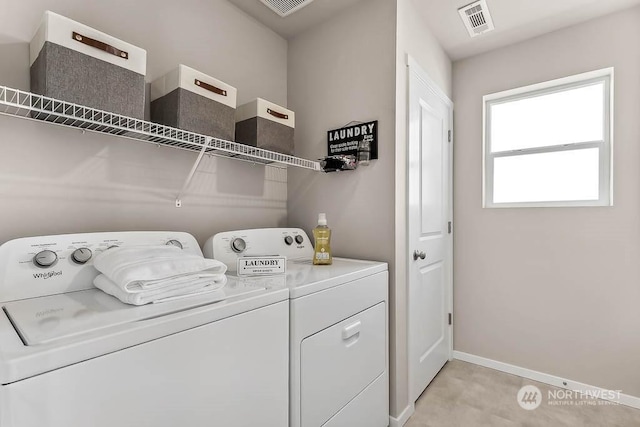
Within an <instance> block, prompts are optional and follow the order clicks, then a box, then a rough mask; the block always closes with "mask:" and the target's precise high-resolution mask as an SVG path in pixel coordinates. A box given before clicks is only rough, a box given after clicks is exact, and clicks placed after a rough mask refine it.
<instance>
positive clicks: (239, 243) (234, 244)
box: [231, 237, 247, 254]
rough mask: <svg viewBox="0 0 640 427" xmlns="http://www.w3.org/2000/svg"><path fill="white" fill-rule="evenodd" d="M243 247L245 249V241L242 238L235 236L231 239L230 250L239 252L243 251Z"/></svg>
mask: <svg viewBox="0 0 640 427" xmlns="http://www.w3.org/2000/svg"><path fill="white" fill-rule="evenodd" d="M245 249H247V242H245V241H244V239H241V238H240V237H236V238H235V239H233V240H232V241H231V250H232V251H233V252H235V253H237V254H239V253H240V252H244V250H245Z"/></svg>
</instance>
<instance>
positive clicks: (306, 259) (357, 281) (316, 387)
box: [204, 228, 389, 427]
mask: <svg viewBox="0 0 640 427" xmlns="http://www.w3.org/2000/svg"><path fill="white" fill-rule="evenodd" d="M311 243H312V242H311V241H310V240H309V237H308V236H307V234H306V233H305V232H304V231H303V230H301V229H297V228H278V229H257V230H241V231H232V232H225V233H219V234H217V235H215V236H213V237H212V238H211V239H209V240H208V241H207V243H206V244H205V247H204V253H205V256H207V257H213V258H216V259H218V260H220V261H222V262H224V263H225V264H227V266H228V267H229V268H230V270H231V272H232V273H233V271H234V270H236V263H237V259H238V257H240V256H258V255H283V256H286V257H287V271H286V275H285V276H269V277H263V278H260V277H252V278H245V279H241V280H251V281H253V282H254V283H259V282H260V281H261V280H266V281H272V280H282V281H286V285H287V287H288V288H289V298H290V359H291V360H290V364H291V365H290V372H289V375H290V407H289V411H290V420H289V425H290V426H291V427H319V426H325V427H339V426H340V427H385V426H387V425H388V424H389V378H388V348H389V345H388V326H387V325H388V320H387V319H388V299H387V295H388V283H389V276H388V268H387V264H385V263H379V262H370V261H359V260H353V259H344V258H335V257H334V258H333V264H332V265H330V266H314V265H313V264H312V262H311V260H312V257H313V247H312V244H311ZM278 277H280V279H278Z"/></svg>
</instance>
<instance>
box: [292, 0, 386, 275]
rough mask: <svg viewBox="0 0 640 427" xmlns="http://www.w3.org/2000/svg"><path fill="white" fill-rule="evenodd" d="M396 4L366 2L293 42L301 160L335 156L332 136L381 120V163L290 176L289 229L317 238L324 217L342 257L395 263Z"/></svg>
mask: <svg viewBox="0 0 640 427" xmlns="http://www.w3.org/2000/svg"><path fill="white" fill-rule="evenodd" d="M394 16H395V2H392V1H388V0H364V1H362V2H360V3H357V4H356V5H354V6H353V7H351V8H348V9H347V10H345V11H343V12H342V13H340V14H339V15H338V16H337V17H335V18H333V19H331V20H329V21H327V22H325V23H323V24H321V25H319V26H317V27H314V28H313V29H311V30H309V31H307V32H305V33H303V34H301V35H299V36H297V37H295V38H293V39H292V40H290V41H289V89H288V93H289V106H290V107H291V108H292V109H293V110H294V111H295V112H296V137H295V138H296V147H295V152H296V155H298V156H301V157H305V158H310V159H317V158H321V157H324V156H326V154H327V131H328V130H330V129H336V128H340V127H342V126H344V125H346V124H347V123H349V122H350V121H352V120H358V121H369V120H379V126H380V128H379V134H378V138H379V140H380V146H379V157H380V158H379V160H374V161H372V162H371V165H370V166H368V167H362V168H360V169H358V170H356V171H349V172H340V173H332V174H319V173H314V172H307V171H304V170H293V169H292V170H289V201H288V214H289V225H291V226H300V227H302V228H304V229H305V230H307V232H310V231H311V230H312V229H313V228H314V227H315V226H316V224H317V218H318V213H319V212H326V213H327V218H328V221H329V226H330V227H331V228H332V229H333V232H334V234H333V236H332V249H333V251H334V254H335V255H338V256H347V257H355V258H362V259H374V260H380V261H389V262H390V261H392V259H393V238H394V236H393V230H394V224H393V213H394V200H393V189H394V183H393V173H394V127H395V124H394V118H395V117H394V111H393V110H394V96H395V92H394V87H393V81H394V52H395V20H394V19H393V17H394Z"/></svg>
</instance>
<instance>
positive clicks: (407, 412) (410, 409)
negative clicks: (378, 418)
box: [389, 403, 416, 427]
mask: <svg viewBox="0 0 640 427" xmlns="http://www.w3.org/2000/svg"><path fill="white" fill-rule="evenodd" d="M415 410H416V405H415V403H412V404H410V405H409V406H407V407H406V408H404V411H402V413H401V414H400V415H399V416H398V418H393V417H391V416H390V417H389V427H402V426H403V425H405V424H406V423H407V421H409V418H410V417H411V415H413V413H414V412H415Z"/></svg>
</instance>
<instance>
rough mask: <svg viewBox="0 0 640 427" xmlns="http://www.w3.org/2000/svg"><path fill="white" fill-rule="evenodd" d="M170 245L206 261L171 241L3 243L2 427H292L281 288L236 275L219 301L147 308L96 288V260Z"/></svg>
mask: <svg viewBox="0 0 640 427" xmlns="http://www.w3.org/2000/svg"><path fill="white" fill-rule="evenodd" d="M165 243H166V244H172V245H176V246H181V247H182V248H183V249H184V250H185V251H189V252H191V253H194V254H201V253H202V252H201V251H200V248H199V246H198V244H197V242H196V240H195V239H194V238H193V237H192V236H191V235H189V234H186V233H170V232H128V233H96V234H75V235H61V236H47V237H33V238H24V239H18V240H13V241H10V242H7V243H5V244H4V245H2V246H0V302H1V305H2V312H1V313H0V427H42V426H47V427H76V426H78V427H80V426H82V427H84V426H92V427H113V426H121V427H125V426H130V427H144V426H149V427H175V426H189V427H199V426H202V427H204V426H207V427H210V426H224V427H255V426H265V427H282V426H286V425H287V423H288V398H287V396H288V382H287V373H288V368H289V363H288V354H289V347H288V319H289V304H288V301H287V297H288V290H287V289H286V288H285V287H284V286H280V287H278V283H277V282H275V283H271V284H267V283H265V282H262V283H260V284H256V283H249V282H247V283H240V282H238V281H236V280H234V279H233V278H231V279H230V280H229V282H228V283H227V285H226V286H225V287H224V288H223V290H222V291H220V292H221V293H217V292H216V293H211V294H205V295H200V296H193V297H188V298H184V299H180V300H175V301H171V302H164V303H159V304H150V305H146V306H141V307H135V306H129V305H126V304H123V303H121V302H120V301H119V300H117V299H115V298H113V297H111V296H109V295H107V294H104V293H102V292H101V291H99V290H97V289H95V288H93V285H92V281H93V278H94V277H95V276H96V274H97V271H96V270H95V269H94V268H93V266H92V256H93V255H95V254H96V253H98V252H100V251H104V250H107V248H109V247H110V246H114V245H117V246H122V245H158V244H165ZM221 298H225V299H224V300H223V301H220V299H221Z"/></svg>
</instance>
